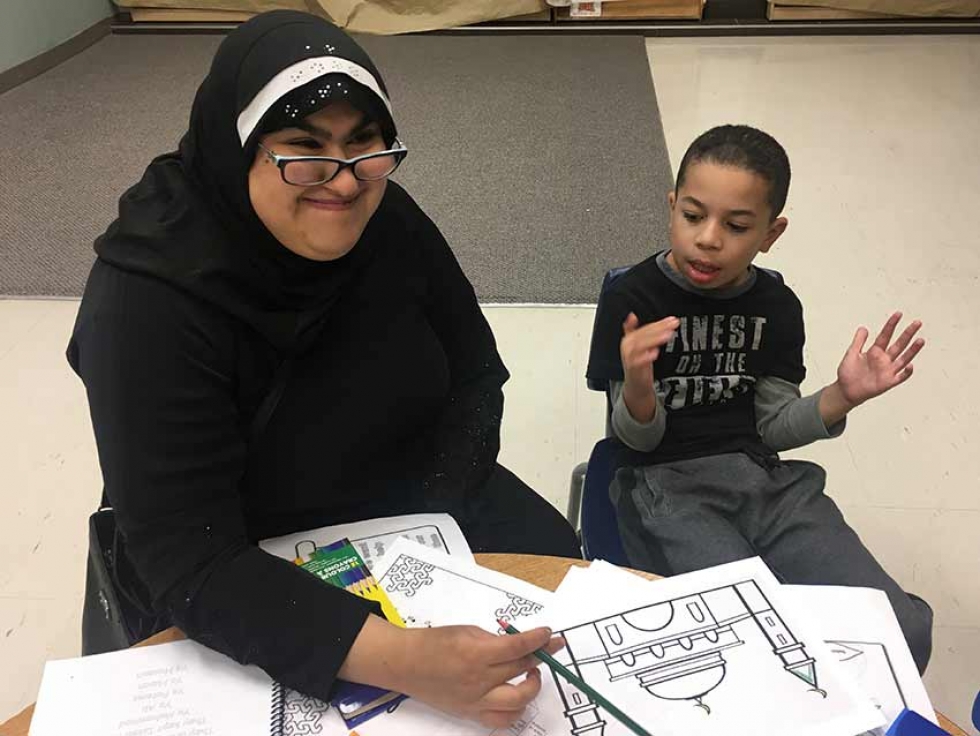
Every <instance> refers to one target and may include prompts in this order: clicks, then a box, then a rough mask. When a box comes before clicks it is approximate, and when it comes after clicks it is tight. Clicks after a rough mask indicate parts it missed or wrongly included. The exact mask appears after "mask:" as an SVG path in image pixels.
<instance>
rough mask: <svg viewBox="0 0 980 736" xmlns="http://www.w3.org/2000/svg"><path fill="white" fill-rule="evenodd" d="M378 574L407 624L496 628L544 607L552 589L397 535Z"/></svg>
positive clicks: (492, 629)
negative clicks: (465, 625)
mask: <svg viewBox="0 0 980 736" xmlns="http://www.w3.org/2000/svg"><path fill="white" fill-rule="evenodd" d="M374 576H375V578H376V579H377V581H378V583H379V584H380V585H381V587H382V588H383V589H384V591H385V593H387V595H388V598H390V599H391V602H392V603H393V604H394V606H395V609H397V611H398V613H399V614H401V616H402V618H403V619H404V620H405V623H406V624H407V625H409V626H450V625H454V624H469V625H472V626H479V627H481V628H483V629H486V630H487V631H497V630H498V629H499V626H498V625H497V619H498V618H503V619H506V620H508V621H510V620H514V619H517V618H521V617H524V616H528V615H531V614H534V613H538V612H540V611H541V610H542V609H543V608H544V606H545V605H547V604H548V602H549V601H550V600H551V598H552V595H553V593H551V592H550V591H548V590H545V589H544V588H539V587H537V586H536V585H531V584H530V583H525V582H524V581H523V580H518V579H517V578H514V577H511V576H510V575H504V574H503V573H500V572H496V571H494V570H488V569H487V568H485V567H480V566H479V565H477V564H476V563H473V562H465V561H461V560H459V559H457V558H455V557H450V556H448V555H446V554H443V553H440V552H437V551H435V550H432V549H428V548H426V547H423V546H421V545H419V544H416V543H414V542H412V541H410V540H407V539H399V540H398V541H397V542H395V544H393V545H392V547H391V550H390V551H389V554H388V555H387V556H386V557H385V559H384V560H383V561H381V563H380V564H379V567H378V569H377V570H375V571H374Z"/></svg>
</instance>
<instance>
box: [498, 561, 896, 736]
mask: <svg viewBox="0 0 980 736" xmlns="http://www.w3.org/2000/svg"><path fill="white" fill-rule="evenodd" d="M599 569H600V570H601V565H600V566H599ZM516 623H517V625H518V626H519V628H530V627H531V626H535V625H549V626H551V627H552V628H553V629H554V630H555V632H556V633H561V635H562V636H564V637H565V640H566V642H567V647H566V648H565V649H564V650H563V651H561V652H559V653H558V655H556V657H557V659H558V660H559V661H561V662H562V663H563V664H565V665H566V666H567V667H569V668H570V669H571V670H572V671H573V672H574V673H575V674H577V675H578V676H579V677H581V678H582V679H583V680H585V681H586V682H587V683H588V684H589V685H590V686H592V687H593V688H594V689H595V690H597V691H598V692H599V693H601V694H602V695H603V696H604V697H606V698H607V699H609V700H610V701H611V702H612V703H614V704H615V705H616V706H618V707H619V708H620V709H621V710H623V711H625V712H627V713H629V714H630V715H631V716H632V717H633V718H634V719H635V720H636V721H638V722H639V723H640V724H641V725H642V726H644V727H645V728H647V729H648V730H649V731H650V732H651V733H654V734H656V735H657V736H674V735H676V736H681V735H682V734H683V735H684V736H699V735H702V734H703V735H704V736H707V735H708V734H717V733H725V734H727V735H729V736H732V735H735V734H738V735H739V736H768V735H771V736H777V735H778V736H782V735H783V734H786V733H793V734H794V735H801V734H806V735H807V736H854V734H859V733H863V732H865V731H869V730H872V729H874V728H877V727H879V726H881V725H883V723H884V719H883V718H882V716H881V715H880V713H879V712H878V710H877V709H876V708H874V707H873V706H872V704H871V703H870V702H869V700H868V699H867V698H866V697H864V695H863V693H862V692H861V691H860V690H859V689H858V688H857V687H855V686H854V684H853V682H852V681H851V679H850V678H848V677H847V676H846V675H844V674H842V671H841V664H840V662H839V661H838V658H837V657H835V656H834V655H833V654H832V653H831V652H830V650H829V649H828V647H827V645H826V644H825V643H824V641H823V639H822V637H820V636H819V635H818V634H817V633H816V632H815V630H814V628H813V626H812V625H811V622H810V621H809V620H808V619H807V618H806V617H805V616H804V615H803V614H802V613H801V612H800V611H798V610H797V608H796V606H794V605H793V604H792V603H790V602H789V601H787V600H786V598H785V593H784V591H783V590H782V589H781V586H780V585H779V582H778V581H777V580H776V579H775V577H774V576H773V575H772V573H771V572H770V571H769V569H768V568H767V567H766V566H765V564H764V563H763V562H762V561H761V560H759V559H758V558H754V559H751V560H742V561H740V562H735V563H731V564H728V565H721V566H718V567H714V568H710V569H707V570H701V571H698V572H693V573H688V574H686V575H678V576H675V577H672V578H668V579H664V580H659V581H656V582H652V583H651V582H649V581H644V580H643V579H641V578H639V577H637V576H634V575H632V574H630V573H627V572H624V571H617V573H616V574H615V577H614V578H613V577H612V576H608V577H606V578H605V579H604V580H603V579H600V578H598V577H597V576H596V575H595V574H594V573H593V574H590V573H589V571H588V570H584V571H579V570H574V569H573V570H572V571H570V572H569V575H568V577H567V578H566V580H565V581H564V582H563V583H562V585H561V586H560V587H559V589H558V590H557V591H556V593H555V595H554V597H553V598H552V601H551V604H550V605H549V607H548V608H547V609H545V610H544V611H543V612H542V613H539V614H535V615H534V616H530V617H528V618H527V619H525V620H523V621H518V622H516ZM546 682H547V683H548V685H549V687H551V688H553V689H554V690H555V691H556V693H557V697H558V698H559V700H560V702H561V709H562V712H563V713H564V714H565V717H566V721H567V726H566V732H567V733H569V734H571V733H573V732H575V733H579V732H581V731H582V730H583V729H593V730H590V731H589V733H590V736H591V734H593V733H594V734H600V733H601V734H605V735H607V736H619V735H621V734H622V735H624V736H625V734H627V733H629V732H628V731H627V730H626V728H625V727H624V726H622V725H621V724H619V723H618V722H617V721H615V720H614V719H612V718H611V717H610V716H609V715H608V714H607V713H605V711H604V710H603V709H602V708H601V707H600V706H599V705H598V704H597V703H596V702H595V701H594V700H593V699H592V698H590V697H589V695H588V694H587V693H585V692H582V691H580V690H579V689H578V688H576V687H574V686H572V685H570V684H569V683H568V682H566V681H565V680H563V679H562V678H557V677H551V678H546ZM548 702H549V701H548V694H547V693H546V692H544V690H543V691H542V695H541V696H539V697H538V705H539V706H540V707H541V709H542V710H544V709H545V707H547V703H548Z"/></svg>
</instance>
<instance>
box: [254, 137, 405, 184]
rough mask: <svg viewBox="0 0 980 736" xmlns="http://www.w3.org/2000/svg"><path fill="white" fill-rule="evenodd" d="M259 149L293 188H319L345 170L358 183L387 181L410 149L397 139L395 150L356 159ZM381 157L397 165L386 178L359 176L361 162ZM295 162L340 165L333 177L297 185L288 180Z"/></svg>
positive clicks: (391, 149)
mask: <svg viewBox="0 0 980 736" xmlns="http://www.w3.org/2000/svg"><path fill="white" fill-rule="evenodd" d="M259 148H261V149H262V150H263V151H264V152H265V155H266V156H268V157H269V159H270V160H271V161H272V163H274V164H275V165H276V168H278V169H279V175H280V176H281V177H282V180H283V181H284V182H286V183H287V184H289V185H290V186H293V187H318V186H320V185H321V184H326V183H328V182H331V181H333V180H334V179H336V178H337V175H338V174H340V172H341V171H343V170H344V169H350V171H351V174H353V175H354V178H355V179H357V180H358V181H381V180H382V179H387V178H388V177H389V176H391V175H392V174H394V173H395V171H396V169H398V167H399V166H401V164H402V161H404V160H405V157H406V156H407V155H408V149H407V148H406V147H405V144H403V143H402V142H401V141H400V140H398V139H397V138H396V139H395V147H394V148H389V149H388V150H385V151H376V152H374V153H365V154H364V155H363V156H355V157H354V158H334V157H333V156H280V155H279V154H278V153H276V152H275V151H271V150H269V149H268V148H266V147H265V146H263V145H262V144H261V143H259ZM381 156H394V157H395V165H394V166H393V167H392V168H391V171H389V172H388V173H387V174H385V175H384V176H378V177H375V178H373V179H367V178H364V177H361V176H358V175H357V168H356V166H357V164H359V163H360V162H361V161H366V160H368V159H372V158H380V157H381ZM294 161H329V162H331V163H335V164H338V166H337V170H336V171H335V172H334V173H333V175H332V176H330V177H328V178H326V179H323V180H322V181H316V182H306V183H303V184H297V183H295V182H291V181H289V180H288V179H287V178H286V166H288V165H289V164H291V163H293V162H294Z"/></svg>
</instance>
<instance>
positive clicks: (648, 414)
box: [619, 312, 681, 422]
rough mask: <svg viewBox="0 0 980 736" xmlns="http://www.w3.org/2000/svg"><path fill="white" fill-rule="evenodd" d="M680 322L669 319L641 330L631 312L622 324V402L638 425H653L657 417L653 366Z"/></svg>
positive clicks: (620, 354) (620, 349) (673, 318)
mask: <svg viewBox="0 0 980 736" xmlns="http://www.w3.org/2000/svg"><path fill="white" fill-rule="evenodd" d="M680 323H681V322H680V320H679V319H677V318H676V317H666V318H665V319H662V320H659V321H657V322H651V323H650V324H648V325H643V326H642V327H640V320H639V319H638V318H637V316H636V315H635V314H633V313H632V312H630V313H629V315H628V316H627V317H626V321H625V322H623V339H622V340H620V342H619V357H620V359H621V360H622V361H623V401H624V402H625V403H626V408H627V410H629V413H630V415H631V416H632V417H633V418H634V419H635V420H637V421H638V422H649V421H652V420H653V418H654V416H655V415H656V413H657V393H656V391H655V390H654V388H653V362H654V361H655V360H656V359H657V358H659V357H660V349H661V348H662V347H663V346H664V345H666V344H667V343H669V342H670V341H671V339H673V337H674V334H675V333H676V332H677V328H678V327H679V326H680Z"/></svg>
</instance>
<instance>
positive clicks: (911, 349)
mask: <svg viewBox="0 0 980 736" xmlns="http://www.w3.org/2000/svg"><path fill="white" fill-rule="evenodd" d="M901 319H902V313H901V312H895V314H893V315H892V316H891V317H889V318H888V321H887V322H885V326H884V327H882V328H881V332H880V333H878V337H877V338H876V339H875V341H874V344H873V345H872V346H871V347H870V348H869V349H868V350H867V351H864V345H865V343H866V342H867V340H868V330H867V329H866V328H864V327H859V328H858V330H857V332H856V333H855V334H854V340H853V341H852V342H851V346H850V347H849V348H848V349H847V352H846V353H845V354H844V359H843V360H842V361H841V364H840V366H839V367H838V368H837V382H838V384H839V385H840V388H841V392H842V393H843V394H844V398H845V399H847V401H848V402H849V403H850V404H852V405H853V406H857V405H859V404H862V403H864V402H865V401H867V400H868V399H873V398H874V397H875V396H880V395H881V394H883V393H885V392H886V391H888V390H890V389H892V388H894V387H895V386H898V385H899V384H900V383H904V382H905V381H907V380H908V379H909V378H911V376H912V359H913V358H915V356H916V355H918V353H919V351H920V350H922V348H923V346H924V345H925V340H923V339H921V338H919V339H918V340H916V341H915V342H912V338H913V337H915V333H917V332H918V331H919V329H920V328H921V327H922V323H921V322H919V321H918V320H916V321H914V322H912V324H910V325H909V326H908V327H907V328H905V331H904V332H902V334H901V335H899V337H898V339H897V340H895V341H894V342H892V336H893V335H894V334H895V328H896V327H897V326H898V323H899V321H901ZM910 343H911V345H910Z"/></svg>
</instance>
